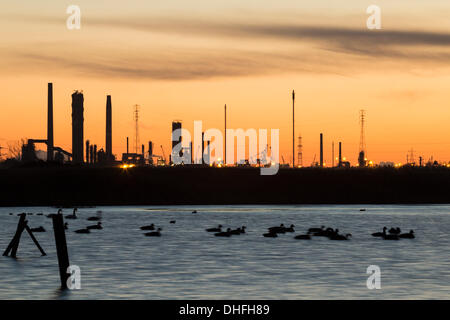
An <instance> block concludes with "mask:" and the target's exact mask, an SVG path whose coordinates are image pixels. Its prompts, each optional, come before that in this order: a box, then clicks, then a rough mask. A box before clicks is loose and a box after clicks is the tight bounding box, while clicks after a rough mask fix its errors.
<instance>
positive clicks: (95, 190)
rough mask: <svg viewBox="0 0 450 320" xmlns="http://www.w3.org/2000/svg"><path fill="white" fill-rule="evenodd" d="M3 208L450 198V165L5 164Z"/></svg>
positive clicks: (415, 201)
mask: <svg viewBox="0 0 450 320" xmlns="http://www.w3.org/2000/svg"><path fill="white" fill-rule="evenodd" d="M0 177H1V180H2V183H1V184H0V206H1V207H18V206H22V207H27V206H56V207H61V206H63V207H64V206H65V207H73V206H77V207H83V206H85V207H86V206H108V205H111V206H114V205H116V206H118V205H148V206H157V205H302V204H305V205H312V204H324V205H325V204H328V205H333V204H347V205H349V204H354V205H367V204H398V205H401V204H404V205H411V204H416V205H420V204H449V203H450V193H449V192H448V190H450V169H448V168H442V167H409V168H408V167H406V168H399V169H394V168H301V169H288V168H281V169H280V171H279V173H278V174H277V175H274V176H261V175H259V169H258V168H210V167H136V168H131V169H127V170H124V169H120V168H116V167H109V168H107V167H73V166H61V167H56V166H55V167H29V168H14V169H2V170H0Z"/></svg>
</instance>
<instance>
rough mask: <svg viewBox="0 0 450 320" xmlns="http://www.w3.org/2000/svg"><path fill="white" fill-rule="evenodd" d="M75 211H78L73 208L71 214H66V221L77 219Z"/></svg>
mask: <svg viewBox="0 0 450 320" xmlns="http://www.w3.org/2000/svg"><path fill="white" fill-rule="evenodd" d="M60 210H61V209H60ZM77 210H78V209H77V208H74V209H73V212H72V214H68V215H67V216H66V219H78V217H77ZM58 213H59V210H58Z"/></svg>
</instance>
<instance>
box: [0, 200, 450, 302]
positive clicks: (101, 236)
mask: <svg viewBox="0 0 450 320" xmlns="http://www.w3.org/2000/svg"><path fill="white" fill-rule="evenodd" d="M365 208H366V209H367V211H365V212H360V211H359V209H360V206H329V205H323V206H322V205H314V206H195V207H193V206H192V207H191V206H166V207H132V206H127V207H97V208H89V209H80V210H79V212H78V216H79V218H78V219H77V220H67V222H69V230H68V231H67V232H66V234H67V242H68V248H69V255H70V262H71V264H74V265H78V266H79V267H80V269H81V286H82V289H81V290H76V291H75V290H73V291H67V292H60V290H58V286H59V274H58V263H57V259H56V252H55V243H54V238H53V230H52V224H51V219H48V218H46V217H45V216H36V215H35V214H36V213H38V212H43V213H44V214H48V213H55V212H56V210H55V209H53V208H45V207H39V208H0V250H1V251H2V252H3V250H4V249H5V248H6V247H7V245H8V243H9V241H10V240H11V238H12V236H13V235H14V232H15V229H16V226H17V222H18V219H19V218H18V217H17V216H16V214H17V213H20V212H33V213H34V215H32V216H28V217H27V219H28V221H29V225H30V226H31V227H38V226H41V225H42V226H43V227H44V228H45V229H47V232H45V233H37V234H36V237H37V238H38V240H39V242H40V243H41V245H42V246H43V248H44V250H45V251H46V252H47V256H45V257H41V256H40V254H39V251H38V249H37V248H36V247H35V246H34V244H33V242H32V240H31V239H30V237H29V236H28V234H26V233H24V234H23V235H22V239H21V242H20V246H19V250H18V258H17V259H12V258H10V257H1V256H0V299H354V298H364V299H419V298H425V299H449V298H450V250H449V248H450V246H449V245H450V206H447V205H434V206H394V205H392V206H390V205H374V206H365ZM194 209H196V210H197V211H198V213H197V214H192V213H191V212H192V210H194ZM97 210H101V211H102V212H103V213H102V217H103V226H104V229H103V230H94V231H93V232H92V233H91V234H76V233H74V232H73V230H75V229H79V228H84V227H85V226H87V225H90V224H94V223H95V222H90V221H87V220H86V218H87V217H89V216H93V215H95V213H96V211H97ZM10 212H12V213H14V215H12V216H11V215H9V213H10ZM70 213H71V210H69V209H67V210H64V214H70ZM170 220H176V224H169V221H170ZM150 223H154V224H155V225H156V226H161V227H162V228H163V231H162V237H160V238H150V237H145V236H144V235H143V233H144V232H143V231H141V230H139V227H140V226H142V225H146V224H150ZM280 223H284V224H285V225H290V224H291V223H292V224H294V225H295V226H296V228H295V229H296V233H295V234H299V233H304V232H305V231H306V230H307V229H308V228H309V227H314V226H321V225H326V226H331V227H334V228H339V230H340V231H341V232H342V233H352V234H353V239H352V240H351V241H330V240H328V239H321V238H314V239H313V240H311V241H299V240H294V239H293V236H294V235H293V234H284V235H280V236H279V237H278V238H274V239H272V238H264V237H262V233H263V232H264V231H265V229H266V228H267V227H270V226H275V225H279V224H280ZM218 224H222V225H223V226H224V227H232V228H237V227H239V226H242V225H246V226H247V228H248V229H247V231H248V232H247V234H245V235H240V236H233V237H231V238H218V237H214V236H213V234H209V233H207V232H205V231H204V229H205V228H209V227H214V226H216V225H218ZM385 225H386V226H387V227H391V226H399V227H400V228H401V229H402V230H403V231H405V232H407V231H409V229H414V230H415V233H416V239H414V240H408V239H402V240H401V241H384V240H381V239H378V238H373V237H371V235H370V234H371V233H372V232H375V231H379V230H380V229H381V228H382V227H383V226H385ZM369 265H378V266H379V267H380V268H381V287H382V288H381V289H380V290H369V289H367V287H366V280H367V277H368V276H369V275H368V274H366V270H367V267H368V266H369Z"/></svg>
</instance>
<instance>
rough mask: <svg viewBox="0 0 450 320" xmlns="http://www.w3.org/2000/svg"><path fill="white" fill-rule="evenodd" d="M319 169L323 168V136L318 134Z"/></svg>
mask: <svg viewBox="0 0 450 320" xmlns="http://www.w3.org/2000/svg"><path fill="white" fill-rule="evenodd" d="M320 167H323V134H322V133H321V134H320Z"/></svg>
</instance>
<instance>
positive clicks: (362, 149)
mask: <svg viewBox="0 0 450 320" xmlns="http://www.w3.org/2000/svg"><path fill="white" fill-rule="evenodd" d="M359 114H360V118H359V122H360V125H361V133H360V140H359V155H358V164H359V166H360V167H365V166H366V157H367V152H366V141H365V140H366V139H365V137H364V122H365V120H366V114H365V111H364V110H360V113H359Z"/></svg>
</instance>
